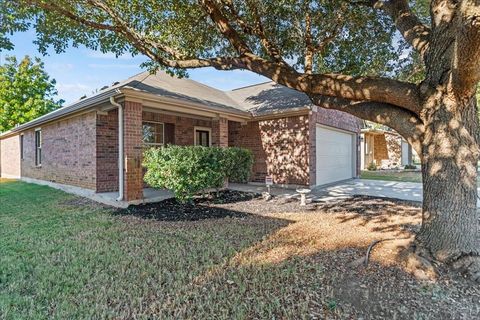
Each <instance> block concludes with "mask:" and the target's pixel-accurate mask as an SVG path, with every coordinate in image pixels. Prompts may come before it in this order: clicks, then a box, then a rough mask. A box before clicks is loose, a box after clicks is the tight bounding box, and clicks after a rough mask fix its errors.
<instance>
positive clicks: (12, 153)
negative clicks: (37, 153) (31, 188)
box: [0, 135, 21, 178]
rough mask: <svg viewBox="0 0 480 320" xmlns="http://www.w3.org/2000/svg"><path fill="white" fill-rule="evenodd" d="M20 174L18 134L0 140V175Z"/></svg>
mask: <svg viewBox="0 0 480 320" xmlns="http://www.w3.org/2000/svg"><path fill="white" fill-rule="evenodd" d="M20 175H21V164H20V135H14V136H11V137H8V138H5V139H2V140H0V177H2V178H19V177H20Z"/></svg>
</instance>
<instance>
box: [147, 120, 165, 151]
mask: <svg viewBox="0 0 480 320" xmlns="http://www.w3.org/2000/svg"><path fill="white" fill-rule="evenodd" d="M144 123H154V124H161V125H162V140H163V141H162V143H157V142H144V141H143V137H142V145H144V146H151V147H163V146H164V145H165V123H164V122H159V121H150V120H142V129H143V124H144Z"/></svg>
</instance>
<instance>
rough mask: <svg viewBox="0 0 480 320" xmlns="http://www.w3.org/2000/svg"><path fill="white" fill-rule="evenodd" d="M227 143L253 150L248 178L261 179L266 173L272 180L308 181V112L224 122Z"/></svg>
mask: <svg viewBox="0 0 480 320" xmlns="http://www.w3.org/2000/svg"><path fill="white" fill-rule="evenodd" d="M228 127H229V131H228V133H229V134H228V144H229V146H237V147H242V148H247V149H250V150H252V151H253V154H254V156H255V162H254V165H253V173H252V178H251V180H252V181H257V182H264V181H265V176H267V175H270V176H272V178H273V182H274V183H275V184H291V185H308V184H309V172H308V171H309V161H310V155H309V123H308V115H302V116H294V117H287V118H280V119H273V120H264V121H251V122H248V123H247V124H245V125H242V124H240V123H238V122H232V121H230V122H229V123H228Z"/></svg>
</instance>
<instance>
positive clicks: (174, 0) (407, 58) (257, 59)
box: [0, 0, 480, 278]
mask: <svg viewBox="0 0 480 320" xmlns="http://www.w3.org/2000/svg"><path fill="white" fill-rule="evenodd" d="M1 5H2V6H3V7H2V8H1V9H2V13H3V14H4V15H5V18H4V19H3V22H2V25H0V31H1V32H3V34H4V36H3V37H0V44H3V46H9V45H11V44H10V42H9V40H8V36H7V33H8V32H11V31H15V30H25V29H27V28H29V27H30V24H33V25H34V27H35V28H36V31H37V43H38V45H39V48H40V50H41V51H45V50H46V49H47V48H48V46H50V45H51V46H53V47H54V48H55V49H56V51H57V52H61V51H62V50H64V49H65V47H66V46H68V45H70V44H72V45H75V46H76V45H79V44H83V45H86V46H87V47H89V48H93V49H100V50H102V51H104V52H106V51H112V52H115V53H116V54H123V53H125V52H131V53H133V54H143V55H145V56H147V57H148V58H150V62H149V63H148V64H149V66H150V67H151V68H157V67H161V68H164V69H167V70H168V71H170V72H172V73H178V74H184V71H183V70H184V69H188V68H201V67H213V68H216V69H219V70H231V69H246V70H250V71H253V72H255V73H258V74H261V75H264V76H266V77H268V78H270V79H272V80H273V81H275V82H277V83H279V84H282V85H285V86H288V87H290V88H293V89H295V90H298V91H301V92H304V93H306V94H307V95H308V96H309V97H310V98H311V100H312V101H313V102H314V103H315V104H316V105H318V106H320V107H323V108H331V109H338V110H342V111H344V112H348V113H350V114H353V115H355V116H358V117H360V118H362V119H366V120H371V121H374V122H378V123H381V124H384V125H387V126H389V127H391V128H393V129H395V130H397V131H398V132H399V133H400V134H401V135H402V136H403V137H405V139H407V140H408V141H409V142H410V143H411V145H412V146H413V148H415V150H416V151H417V152H418V154H419V155H420V156H421V159H422V164H423V166H422V173H423V188H424V199H423V224H422V228H421V230H420V232H419V233H418V235H417V237H416V242H415V246H416V248H417V250H416V252H417V253H421V254H422V255H424V256H427V257H428V258H429V259H435V260H437V261H440V262H444V263H446V264H449V265H452V266H456V267H462V268H464V269H465V270H467V271H469V272H470V274H471V275H472V276H473V277H474V278H480V267H479V266H480V262H479V255H480V226H479V224H480V219H479V215H478V213H477V210H476V203H477V162H478V160H479V154H480V152H479V151H480V150H479V144H478V142H479V141H478V140H479V131H478V124H479V123H478V122H479V121H478V117H477V105H476V99H475V91H476V86H477V83H478V81H479V79H480V0H431V1H427V0H415V1H410V2H409V1H407V0H384V1H380V0H303V1H296V0H262V1H260V0H244V1H240V0H164V1H162V0H129V1H116V0H68V1H64V0H57V1H48V0H18V1H11V2H8V1H7V2H4V3H3V4H1Z"/></svg>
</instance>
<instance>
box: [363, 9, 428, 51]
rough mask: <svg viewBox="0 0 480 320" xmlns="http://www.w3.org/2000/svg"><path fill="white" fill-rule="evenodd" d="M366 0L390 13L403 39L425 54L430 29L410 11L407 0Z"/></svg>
mask: <svg viewBox="0 0 480 320" xmlns="http://www.w3.org/2000/svg"><path fill="white" fill-rule="evenodd" d="M367 2H369V5H370V6H372V7H373V8H376V9H381V10H383V11H385V12H386V13H387V14H388V15H390V17H391V18H392V20H393V21H394V22H395V26H396V27H397V29H398V31H400V33H401V34H402V36H403V38H404V39H405V41H407V42H408V43H409V44H410V45H411V46H412V47H413V48H414V49H415V50H416V51H418V52H419V53H420V55H421V56H422V57H423V56H424V55H425V52H426V51H427V49H428V46H429V39H430V32H431V30H430V28H429V27H428V26H426V25H424V24H423V23H422V22H421V21H420V19H418V17H417V16H416V15H415V14H414V13H413V12H412V10H411V9H410V6H409V4H408V0H387V1H384V0H368V1H367ZM358 3H360V2H358ZM363 3H365V1H363Z"/></svg>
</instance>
